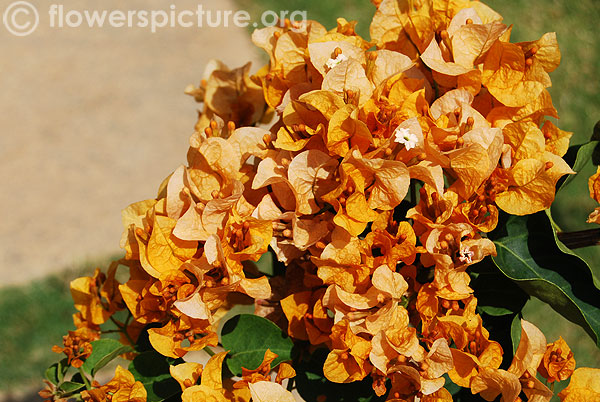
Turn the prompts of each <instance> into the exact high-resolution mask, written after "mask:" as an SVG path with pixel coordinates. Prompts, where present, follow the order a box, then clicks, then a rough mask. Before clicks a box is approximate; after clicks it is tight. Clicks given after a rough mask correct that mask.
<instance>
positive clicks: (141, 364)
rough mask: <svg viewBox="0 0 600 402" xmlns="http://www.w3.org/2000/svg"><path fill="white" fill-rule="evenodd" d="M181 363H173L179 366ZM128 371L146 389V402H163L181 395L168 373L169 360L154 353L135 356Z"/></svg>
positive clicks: (149, 352)
mask: <svg viewBox="0 0 600 402" xmlns="http://www.w3.org/2000/svg"><path fill="white" fill-rule="evenodd" d="M180 362H182V361H175V362H173V363H174V364H179V363H180ZM129 371H130V372H131V374H133V378H135V380H136V381H139V382H141V383H142V384H143V385H144V388H146V392H147V394H148V396H147V401H148V402H160V401H164V400H166V399H168V398H170V397H172V396H174V395H178V394H180V393H181V388H180V387H179V384H178V383H177V381H176V380H175V379H174V378H172V377H171V374H170V372H169V360H168V358H166V357H165V356H163V355H161V354H160V353H158V352H156V351H148V352H144V353H142V354H139V355H138V356H136V358H135V359H133V361H132V362H131V364H130V365H129Z"/></svg>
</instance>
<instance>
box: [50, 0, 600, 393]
mask: <svg viewBox="0 0 600 402" xmlns="http://www.w3.org/2000/svg"><path fill="white" fill-rule="evenodd" d="M373 3H374V4H375V6H376V8H377V10H376V12H375V15H374V18H373V21H372V23H371V26H370V34H371V40H370V41H367V40H365V39H363V38H361V37H360V36H359V35H357V34H356V30H355V23H354V22H348V21H346V20H344V19H342V18H340V19H338V21H337V26H336V27H335V28H334V29H332V30H330V31H327V30H326V29H325V27H323V26H322V25H321V24H319V23H317V22H315V21H308V22H306V23H305V24H297V23H293V22H291V21H289V20H286V21H282V23H281V24H280V25H279V26H273V27H268V28H264V29H259V30H256V31H255V32H254V33H253V35H252V40H253V42H254V43H255V44H256V45H257V46H258V47H260V48H262V49H263V50H264V51H265V52H266V53H267V55H268V58H269V63H268V64H267V65H265V66H263V67H262V68H260V69H259V70H258V71H257V72H256V73H255V74H254V75H251V74H250V66H249V65H244V66H242V67H239V68H236V69H230V68H228V67H227V66H225V65H224V64H223V63H221V62H218V61H211V62H210V63H209V65H208V66H207V67H206V70H205V73H204V75H203V79H202V81H201V83H200V85H199V86H197V87H195V86H190V87H189V88H187V90H186V92H187V93H188V94H189V95H192V96H193V97H194V98H195V100H196V101H197V102H199V103H201V104H202V106H201V112H200V115H199V118H198V121H197V123H196V126H195V132H194V134H193V135H192V136H191V138H190V147H189V150H188V152H187V163H186V164H185V165H181V166H179V167H177V169H175V170H174V171H173V173H172V174H171V175H170V176H169V177H167V178H166V179H165V180H164V181H163V182H162V184H161V185H160V187H159V191H158V194H157V196H156V198H155V199H151V200H145V201H141V202H138V203H134V204H132V205H130V206H129V207H127V208H126V209H125V210H124V211H123V214H122V220H123V226H124V233H123V236H122V239H121V246H122V248H123V249H124V250H125V258H124V259H123V260H120V261H119V262H118V263H115V265H113V266H111V268H110V269H109V271H108V275H106V276H103V274H101V273H100V272H99V271H97V272H96V274H95V275H94V277H91V278H79V279H77V280H75V281H73V282H72V285H71V289H72V293H73V298H74V300H75V305H76V308H77V309H78V311H79V313H78V314H77V315H76V316H75V320H76V323H77V326H78V327H79V328H80V330H78V331H81V332H82V334H84V333H85V334H84V335H86V336H87V335H89V336H87V337H83V338H82V337H80V340H83V341H86V340H87V339H88V338H89V339H92V338H93V336H95V334H97V331H99V326H100V325H102V324H104V323H105V322H106V321H107V320H108V319H109V318H113V317H112V315H113V314H114V313H116V312H117V311H119V310H122V309H124V308H127V309H128V310H129V312H130V315H131V317H130V318H132V320H131V321H130V319H127V321H126V324H122V323H119V324H118V325H119V326H120V327H121V324H122V328H120V329H121V331H122V332H123V334H124V336H125V334H127V337H129V338H132V341H133V339H135V338H137V336H138V335H139V334H140V332H142V331H145V332H147V333H148V336H149V341H150V344H151V345H152V347H153V348H154V349H155V350H156V351H158V352H159V353H161V354H163V355H165V356H169V357H171V358H180V357H185V356H186V355H187V354H188V352H190V351H199V350H202V349H204V348H206V347H210V346H216V345H217V344H218V342H219V339H218V336H217V333H216V331H217V329H218V328H220V324H221V321H222V319H223V317H226V316H228V315H227V313H228V312H229V310H231V309H232V308H233V307H234V306H235V305H236V304H238V303H242V304H253V305H254V307H255V313H256V314H257V315H260V316H266V317H267V318H269V319H271V320H272V321H273V322H275V323H276V324H277V325H278V326H279V327H281V328H282V329H284V331H286V332H287V334H288V335H289V336H290V337H292V338H293V339H294V340H295V341H296V342H297V343H298V344H299V345H302V347H304V346H306V347H307V348H311V349H309V350H310V351H311V352H312V351H313V350H314V349H316V348H319V347H326V348H328V350H329V354H328V356H327V359H326V361H325V363H324V367H323V373H324V375H325V377H326V378H327V379H329V380H330V381H333V382H337V383H349V382H354V381H361V380H363V379H364V378H365V377H367V376H369V375H370V376H371V377H372V380H373V390H374V392H375V393H376V394H378V395H384V394H385V393H386V392H387V390H388V387H387V385H386V382H387V381H388V380H389V381H390V382H391V391H390V392H389V397H388V400H395V401H414V400H421V401H431V402H433V401H449V400H451V399H452V397H451V395H450V394H449V392H448V391H447V390H446V389H445V388H444V387H443V386H444V384H445V379H444V375H445V374H448V377H449V378H450V379H451V381H453V382H454V383H455V384H457V385H459V386H461V387H466V388H470V389H471V391H472V392H473V393H478V394H480V396H481V397H482V398H484V399H486V400H493V399H494V398H496V397H498V396H499V395H500V394H502V395H503V398H504V400H506V401H509V402H513V401H515V399H516V398H517V397H518V396H519V395H520V394H521V392H523V393H524V394H525V395H526V396H527V398H529V399H530V400H537V401H545V400H548V395H551V392H550V391H549V390H548V389H547V388H546V387H545V386H544V385H543V384H542V383H540V382H539V381H537V380H536V379H535V373H536V372H537V371H538V370H539V372H540V373H541V374H542V375H543V376H544V377H546V378H547V379H548V380H549V381H555V380H564V379H565V378H567V377H568V376H569V375H570V374H571V372H572V371H573V368H574V366H575V362H574V360H573V358H572V355H571V354H570V353H569V352H570V351H569V349H568V347H567V346H566V344H564V341H562V338H561V339H559V340H558V341H557V342H555V343H554V344H551V345H546V341H545V338H544V336H543V335H542V334H541V332H540V331H539V330H538V329H537V328H535V327H534V326H533V325H532V324H530V323H528V322H526V321H523V322H522V333H521V343H520V345H519V347H518V349H517V351H516V353H515V356H514V358H513V361H512V364H511V366H510V367H509V368H508V370H503V369H500V365H501V363H502V359H503V353H504V351H503V350H502V347H501V346H500V344H499V343H498V342H496V341H495V340H494V339H495V337H494V334H490V333H489V332H488V330H487V329H486V328H485V327H484V325H483V318H482V316H480V315H479V314H478V313H477V311H478V310H477V307H478V306H477V304H478V300H477V298H476V297H475V296H474V290H473V288H472V287H471V275H470V271H469V270H470V267H471V266H472V265H473V264H477V263H478V262H480V261H482V260H483V259H484V258H486V257H489V256H495V255H496V247H495V244H494V243H493V242H492V241H491V240H490V239H489V238H488V237H487V233H489V232H491V231H493V230H494V229H495V228H496V226H497V225H498V221H499V216H500V214H501V211H504V212H506V213H509V214H513V215H527V214H532V213H535V212H538V211H541V210H544V209H547V208H549V207H550V205H551V204H552V202H553V200H554V196H555V189H556V184H557V182H558V180H559V179H560V178H561V177H563V176H564V175H567V174H573V173H574V172H573V171H572V169H571V168H570V167H569V165H568V164H567V163H566V162H565V161H564V160H563V159H562V157H563V156H564V155H565V153H566V151H567V149H568V144H569V138H570V136H571V133H568V132H565V131H562V130H560V129H559V128H558V127H556V126H555V125H554V124H553V123H551V122H550V121H548V120H547V117H548V116H550V117H554V118H557V117H558V115H557V113H556V110H555V109H554V107H553V105H552V100H551V98H550V95H549V93H548V91H547V88H548V87H550V86H551V81H550V77H549V75H548V73H549V72H551V71H553V70H554V69H555V68H556V67H557V66H558V64H559V62H560V52H559V50H558V45H557V41H556V37H555V35H554V34H552V33H550V34H545V35H543V36H542V37H541V38H540V39H539V40H537V41H532V42H522V43H511V42H510V34H511V28H510V27H507V26H506V25H505V24H503V23H502V22H501V20H502V17H501V16H500V15H499V14H497V13H495V12H494V11H493V10H491V9H490V8H489V7H487V6H485V5H484V4H482V3H481V2H479V1H469V0H452V1H450V0H414V1H412V0H411V1H407V0H381V1H380V0H377V1H373ZM599 172H600V171H599ZM599 174H600V173H597V174H596V175H594V176H592V178H591V179H590V195H591V196H592V197H593V198H594V199H596V200H598V201H600V180H599V177H598V175H599ZM590 219H591V220H593V221H597V222H600V212H596V213H595V214H593V216H591V218H590ZM270 252H272V253H271V256H273V258H277V260H278V262H277V263H275V265H276V267H275V268H273V269H272V272H269V273H268V274H269V277H267V276H265V275H263V273H261V271H260V269H261V268H262V267H263V265H262V262H263V261H264V260H261V258H262V257H263V256H265V254H267V253H270ZM267 257H270V256H267ZM117 264H120V265H121V266H123V267H124V270H125V271H126V270H128V271H129V277H128V278H127V279H126V280H124V281H123V282H124V283H119V282H118V281H117V279H116V278H117V277H120V276H119V275H117V274H116V270H117ZM282 271H285V274H283V273H282ZM113 319H114V318H113ZM115 321H116V320H115ZM116 322H118V321H116ZM150 324H151V327H149V328H148V327H146V326H148V325H150ZM86 331H88V332H89V334H88V332H86ZM74 336H75V335H73V334H72V335H71V336H70V337H67V338H66V339H65V348H58V347H56V350H57V351H58V350H59V349H60V351H65V353H67V355H69V357H70V359H71V360H72V361H71V363H72V364H73V365H78V364H80V363H81V362H82V360H81V359H83V358H84V357H85V356H87V355H88V354H89V350H88V349H89V347H87V345H88V344H85V342H84V343H83V344H82V345H79V344H77V342H75V341H74V339H75V338H73V337H74ZM257 336H260V334H257ZM84 338H85V339H84ZM67 341H68V342H67ZM300 341H308V342H304V343H302V342H300ZM267 347H268V345H267ZM225 355H226V353H225V352H224V353H220V354H217V355H215V356H213V357H212V358H211V359H210V360H209V361H208V363H207V364H206V365H205V366H204V367H203V366H202V365H200V364H198V363H191V362H188V363H183V364H178V365H175V366H172V367H171V369H170V370H171V371H170V372H171V375H172V376H173V377H174V378H175V379H176V380H177V381H178V383H179V385H180V386H181V389H182V391H183V395H182V397H183V400H184V401H188V402H191V401H225V400H238V401H249V400H250V399H251V398H252V399H253V400H254V401H276V400H277V401H288V400H289V401H291V400H293V397H292V395H291V393H289V392H288V391H287V390H285V389H284V388H283V387H282V385H281V384H282V381H283V380H284V379H289V378H292V377H293V376H294V375H295V370H294V368H293V367H292V366H291V365H290V364H287V363H281V364H280V365H279V371H278V373H277V377H276V378H275V381H274V382H273V381H271V379H272V373H271V363H272V362H273V361H274V360H275V358H276V357H277V355H276V354H275V353H273V352H271V351H270V350H267V352H266V353H265V355H264V360H263V362H262V364H261V365H260V366H259V367H258V368H257V369H254V370H248V369H246V368H244V369H243V372H242V379H241V380H239V381H237V382H235V383H234V384H231V383H230V382H227V384H225V385H224V384H223V383H222V379H221V370H222V364H223V360H224V359H225ZM576 374H577V372H576ZM584 374H585V375H586V376H587V374H586V373H584ZM582 375H583V374H582ZM121 377H123V378H124V379H125V380H127V381H128V380H129V377H128V376H126V375H125V374H123V373H121ZM574 378H575V375H574ZM577 378H578V379H579V378H582V377H581V376H580V377H577ZM586 378H587V377H586ZM125 380H123V382H124V383H125V382H126V383H127V387H129V388H127V389H130V392H132V393H133V389H134V388H135V387H137V386H136V385H135V384H137V383H135V384H133V385H131V384H129V383H130V382H131V381H129V382H127V381H125ZM198 380H200V382H201V384H199V385H198V384H197V382H198ZM582 381H583V382H585V381H587V380H582ZM583 382H581V384H583ZM572 385H573V387H570V388H569V389H570V390H569V391H565V395H567V399H568V398H572V399H571V400H575V399H573V398H575V396H574V395H576V394H577V393H579V392H583V391H580V389H581V388H582V387H584V386H583V385H580V383H579V382H577V381H575V382H572ZM584 388H585V387H584ZM135 389H136V390H137V388H135ZM92 391H93V392H100V391H99V390H92ZM92 391H90V392H92ZM93 392H92V393H93ZM110 392H112V391H110ZM586 392H587V391H586ZM590 392H592V391H590ZM90 395H91V394H90ZM132 395H133V394H132ZM132 397H135V398H138V397H140V398H141V394H140V395H137V394H135V395H134V396H132Z"/></svg>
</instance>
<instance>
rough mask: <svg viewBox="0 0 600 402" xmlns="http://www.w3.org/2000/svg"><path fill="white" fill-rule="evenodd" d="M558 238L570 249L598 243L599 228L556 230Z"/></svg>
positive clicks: (599, 236)
mask: <svg viewBox="0 0 600 402" xmlns="http://www.w3.org/2000/svg"><path fill="white" fill-rule="evenodd" d="M556 235H557V236H558V240H560V241H561V242H563V243H564V244H565V246H567V247H568V248H570V249H576V248H581V247H588V246H595V245H598V244H600V229H588V230H580V231H577V232H557V233H556Z"/></svg>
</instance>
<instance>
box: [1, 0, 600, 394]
mask: <svg viewBox="0 0 600 402" xmlns="http://www.w3.org/2000/svg"><path fill="white" fill-rule="evenodd" d="M31 3H32V4H34V5H35V7H36V8H37V9H38V10H40V23H39V26H38V28H37V29H36V30H35V32H33V33H31V34H30V35H28V36H23V37H17V36H14V35H11V34H10V33H9V32H8V31H7V30H6V29H5V27H4V26H2V27H0V88H2V90H1V92H0V108H1V112H0V183H1V184H2V191H1V192H0V278H1V279H0V323H2V325H1V326H0V401H3V400H4V401H9V400H22V401H25V400H27V401H29V400H31V401H34V400H40V399H39V398H37V397H35V396H33V394H34V393H35V392H34V391H37V389H39V388H40V379H41V378H42V376H43V372H44V370H45V368H46V367H47V366H48V365H49V364H50V363H52V362H53V361H54V360H56V357H57V356H56V355H55V354H54V353H53V352H52V351H51V350H50V348H51V347H52V345H54V344H60V343H61V337H62V335H63V333H65V332H66V331H67V330H68V329H70V328H72V320H71V314H72V313H73V312H74V309H73V307H72V300H71V298H70V293H69V290H68V287H69V281H70V280H72V279H74V278H75V277H77V276H81V275H83V274H86V275H87V274H88V273H91V272H92V270H93V268H94V267H96V266H100V267H102V268H104V267H106V266H107V264H108V262H109V261H110V259H112V258H114V257H119V256H120V255H121V251H120V250H119V239H120V236H121V230H122V227H121V219H120V211H121V209H123V208H124V207H126V206H127V205H128V204H130V203H132V202H135V201H138V200H143V199H147V198H153V197H155V195H156V194H155V193H156V190H157V188H158V185H159V184H160V182H161V181H162V179H163V178H164V177H166V176H167V175H168V174H170V173H171V172H172V171H173V170H175V169H176V168H177V167H178V166H179V165H180V164H183V163H185V154H186V150H187V147H188V137H189V136H190V134H191V133H192V132H193V126H194V123H195V121H196V113H197V112H196V107H197V105H196V103H195V102H194V101H193V99H192V98H190V97H187V96H185V95H184V94H183V90H184V88H185V87H186V86H187V85H188V84H196V85H197V84H198V82H199V81H200V78H201V75H202V71H203V69H204V66H205V65H206V63H207V62H208V60H210V59H212V58H218V59H220V60H222V61H224V62H225V63H226V64H227V65H229V66H230V67H238V66H241V65H243V64H244V63H245V62H247V61H253V71H255V70H256V69H258V67H259V66H260V65H261V63H264V62H266V60H267V59H266V58H265V57H264V55H263V54H261V52H260V50H259V49H257V48H255V47H254V46H253V45H252V43H251V41H250V33H251V28H252V26H250V27H249V28H248V29H244V28H237V27H233V26H229V27H222V26H221V27H218V28H213V27H204V28H196V27H194V28H183V27H165V28H161V29H159V30H157V32H156V33H152V32H150V30H149V29H148V28H111V27H104V28H102V29H98V28H96V29H90V28H88V27H79V28H63V29H56V28H54V29H53V28H50V26H49V15H48V10H49V8H50V6H51V5H52V4H57V3H56V2H54V1H35V0H32V1H31ZM172 3H174V2H169V1H166V0H127V1H126V2H123V1H118V0H103V1H102V2H101V3H98V2H93V1H90V0H85V1H79V2H77V4H76V6H75V5H71V4H69V5H65V8H67V9H70V8H73V9H77V10H85V9H92V10H94V9H100V10H105V9H106V10H112V9H122V10H123V9H124V10H136V9H145V10H151V9H167V10H168V8H169V6H170V5H171V4H172ZM11 4H12V2H11V1H10V0H8V1H7V0H0V12H2V13H4V11H5V10H6V9H7V8H9V7H10V5H11ZM58 4H60V3H58ZM198 4H202V6H203V7H204V9H207V10H209V9H212V10H217V9H220V10H247V11H248V12H249V13H250V15H251V16H252V19H251V21H259V20H260V15H261V13H262V12H263V11H264V10H274V11H279V10H290V11H293V10H305V11H307V15H308V18H309V19H315V20H318V21H320V22H322V23H324V24H325V25H326V27H327V28H333V27H334V26H335V19H336V17H338V16H340V17H345V18H346V19H348V20H358V21H359V25H358V31H359V33H360V34H362V35H363V36H365V37H367V38H368V26H369V21H370V19H371V17H372V16H373V14H374V11H375V8H374V7H373V6H372V5H371V3H370V2H369V1H368V0H327V1H322V0H237V1H236V0H209V1H206V0H201V1H198V0H196V1H190V0H178V1H177V3H176V6H177V9H189V10H195V9H196V7H197V6H198ZM486 4H488V5H490V6H491V7H492V8H494V9H495V10H497V11H498V12H500V13H501V14H502V15H503V16H504V22H505V23H506V24H508V25H510V24H514V28H513V36H512V40H513V41H529V40H535V39H538V38H539V37H541V36H542V34H544V33H545V32H550V31H555V32H556V33H557V36H558V41H559V44H560V48H561V52H562V64H561V66H560V67H559V68H558V69H557V70H556V71H555V72H554V73H552V74H551V77H552V81H553V87H552V88H551V89H550V92H551V94H552V98H553V101H554V105H555V107H556V109H557V110H558V112H559V115H560V117H561V118H560V120H559V121H558V122H557V123H556V124H557V125H558V126H559V127H560V128H561V129H563V130H567V131H572V132H574V135H573V138H572V144H579V143H583V142H587V141H588V140H589V138H590V136H591V134H592V129H593V127H594V124H595V123H596V122H597V121H598V120H600V85H599V80H598V77H599V74H600V40H599V39H598V37H599V34H600V29H599V28H598V21H600V3H599V2H598V1H597V0H580V1H577V2H573V1H567V0H527V1H525V0H487V1H486ZM593 171H594V167H593V166H591V164H590V165H588V166H587V167H586V170H585V171H583V172H582V174H581V175H580V177H578V178H577V179H575V180H574V181H572V184H570V185H569V187H568V189H567V190H566V191H563V192H562V193H561V195H560V196H559V197H558V198H557V201H556V203H555V205H554V207H553V210H554V214H555V218H556V219H557V221H558V223H559V225H560V226H561V227H562V228H563V229H564V230H567V231H573V230H582V229H589V228H593V226H592V225H589V224H586V223H585V219H586V218H587V215H588V214H589V212H590V211H592V210H593V209H594V207H595V206H596V205H595V203H594V201H593V200H591V199H590V198H589V195H588V192H587V178H588V177H589V176H590V174H592V172H593ZM599 249H600V247H598V248H588V249H582V250H579V251H578V252H580V253H581V254H582V255H583V256H585V258H586V259H588V261H591V262H592V266H593V269H594V270H595V273H596V274H597V275H600V252H599ZM525 318H526V319H528V320H530V321H532V322H534V323H535V324H537V325H538V326H540V328H541V329H542V330H543V331H544V333H545V334H546V336H547V339H548V341H549V342H552V341H554V340H555V339H557V338H558V336H559V335H562V336H563V337H564V338H565V339H566V340H567V343H569V345H570V346H571V347H572V348H573V349H574V352H575V357H576V359H577V363H578V365H587V366H594V367H598V366H600V353H599V352H598V349H597V348H596V347H595V345H594V343H593V341H592V340H591V339H590V338H589V337H588V336H587V335H586V334H585V332H584V331H583V330H582V329H580V328H579V327H577V326H575V325H573V324H571V323H569V322H568V321H566V320H564V319H563V318H562V317H560V316H559V315H558V314H556V313H555V312H554V311H552V310H551V309H550V308H548V307H545V306H543V305H541V303H539V302H537V301H536V300H532V301H530V302H529V303H528V305H527V307H526V310H525ZM32 392H33V394H32Z"/></svg>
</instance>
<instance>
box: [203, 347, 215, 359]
mask: <svg viewBox="0 0 600 402" xmlns="http://www.w3.org/2000/svg"><path fill="white" fill-rule="evenodd" d="M204 351H205V352H206V353H208V354H209V355H210V356H211V357H212V356H214V355H215V352H214V351H213V350H212V349H211V348H209V347H208V346H206V347H205V348H204Z"/></svg>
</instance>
